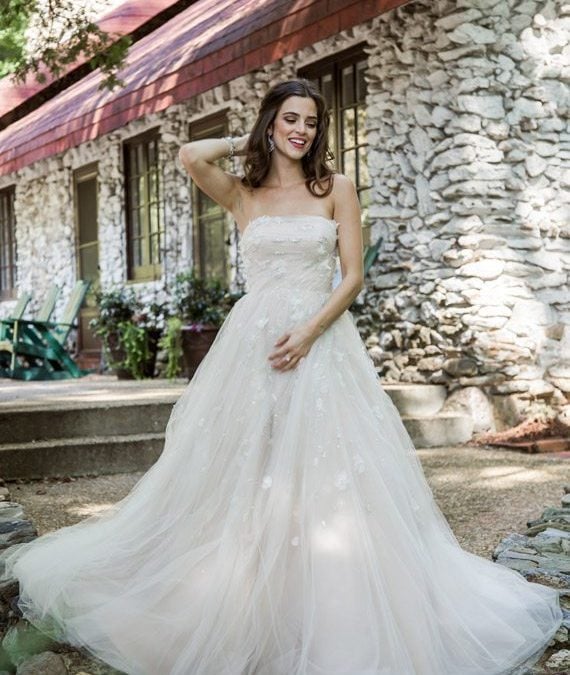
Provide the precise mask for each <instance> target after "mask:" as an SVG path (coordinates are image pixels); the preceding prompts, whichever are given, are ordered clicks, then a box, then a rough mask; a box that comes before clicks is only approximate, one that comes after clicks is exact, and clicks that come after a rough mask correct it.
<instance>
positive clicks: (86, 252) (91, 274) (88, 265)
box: [79, 244, 99, 281]
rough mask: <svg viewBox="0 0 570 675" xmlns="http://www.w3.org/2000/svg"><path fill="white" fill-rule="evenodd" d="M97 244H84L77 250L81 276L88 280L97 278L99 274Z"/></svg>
mask: <svg viewBox="0 0 570 675" xmlns="http://www.w3.org/2000/svg"><path fill="white" fill-rule="evenodd" d="M97 249H98V247H97V244H90V245H88V246H84V247H82V248H81V249H80V251H79V258H80V261H79V264H80V269H81V278H82V279H87V280H89V281H94V280H95V279H97V276H98V274H99V272H98V269H97V265H98V260H99V254H98V250H97Z"/></svg>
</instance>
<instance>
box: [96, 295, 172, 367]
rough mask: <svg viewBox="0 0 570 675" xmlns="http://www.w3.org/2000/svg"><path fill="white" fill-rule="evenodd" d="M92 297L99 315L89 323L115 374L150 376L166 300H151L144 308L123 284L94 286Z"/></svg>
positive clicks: (153, 365)
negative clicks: (103, 287)
mask: <svg viewBox="0 0 570 675" xmlns="http://www.w3.org/2000/svg"><path fill="white" fill-rule="evenodd" d="M95 301H96V303H97V306H98V309H99V315H98V316H97V317H95V318H94V319H92V320H91V321H90V322H89V327H90V328H91V330H92V331H93V333H94V335H97V336H98V337H100V338H101V340H102V342H103V348H104V351H105V354H106V357H107V362H108V363H109V365H110V367H111V368H112V369H113V370H114V371H115V374H116V375H117V377H118V378H119V379H134V378H136V379H141V378H143V377H152V376H153V374H154V367H155V363H156V352H157V349H158V341H159V338H160V335H161V333H162V328H163V324H164V319H165V312H166V310H165V307H166V303H158V302H152V303H151V304H150V305H149V306H148V307H147V308H145V307H144V305H143V304H142V303H141V302H140V301H139V300H138V299H137V297H136V295H135V293H134V290H133V289H129V290H126V289H124V288H116V289H111V290H109V291H102V290H97V291H96V292H95Z"/></svg>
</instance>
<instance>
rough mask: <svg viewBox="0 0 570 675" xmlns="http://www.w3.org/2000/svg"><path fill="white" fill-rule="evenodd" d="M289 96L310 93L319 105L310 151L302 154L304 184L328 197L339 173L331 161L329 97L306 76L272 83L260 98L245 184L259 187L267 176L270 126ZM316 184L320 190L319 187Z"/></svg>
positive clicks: (248, 145)
mask: <svg viewBox="0 0 570 675" xmlns="http://www.w3.org/2000/svg"><path fill="white" fill-rule="evenodd" d="M290 96H304V97H310V98H312V99H313V101H314V102H315V105H316V106H317V133H316V135H315V138H314V140H313V142H312V144H311V147H310V148H309V152H307V153H306V154H305V155H303V157H302V158H301V164H302V166H303V172H304V174H305V179H306V180H305V185H306V186H307V189H308V190H309V192H311V194H313V195H314V196H315V197H326V196H327V195H329V194H330V192H331V190H332V187H333V178H332V177H333V175H334V174H335V173H337V172H336V171H335V170H334V169H333V168H331V167H330V166H329V164H328V162H329V161H334V155H333V153H332V152H331V150H330V148H329V144H328V131H329V124H330V113H329V111H328V108H327V104H326V101H325V99H324V97H323V95H322V94H321V93H320V91H319V90H318V89H317V87H315V85H314V84H313V83H312V82H311V81H310V80H307V79H305V78H298V79H294V80H285V81H283V82H279V83H278V84H275V85H273V87H271V89H269V91H268V92H267V93H266V94H265V96H264V97H263V100H262V101H261V105H260V109H259V113H258V115H257V119H256V120H255V123H254V125H253V127H252V130H251V133H250V135H249V138H248V142H247V147H246V155H245V161H244V177H243V178H242V179H241V182H242V184H243V185H245V186H246V187H248V188H249V189H251V188H256V187H259V186H260V185H261V183H262V181H263V179H264V178H265V177H266V176H267V174H268V172H269V168H270V165H271V154H270V152H269V147H268V143H267V129H268V127H269V126H270V125H271V123H272V122H273V121H274V119H275V117H276V115H277V111H278V110H279V108H280V107H281V104H282V103H283V101H285V100H286V99H287V98H289V97H290ZM316 186H318V188H319V192H317V191H316V189H315V188H316Z"/></svg>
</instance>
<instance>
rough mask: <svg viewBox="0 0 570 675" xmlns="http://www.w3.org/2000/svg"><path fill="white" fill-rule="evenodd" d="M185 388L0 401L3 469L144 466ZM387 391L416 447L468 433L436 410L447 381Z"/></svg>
mask: <svg viewBox="0 0 570 675" xmlns="http://www.w3.org/2000/svg"><path fill="white" fill-rule="evenodd" d="M52 384H53V383H52ZM115 385H116V388H115V390H114V393H113V395H111V391H112V389H113V387H114V386H115ZM68 386H70V385H68ZM77 386H80V384H79V383H77ZM184 387H185V382H184V383H180V382H178V384H175V385H167V384H162V385H160V384H156V383H154V382H153V384H147V385H146V389H145V384H144V382H141V383H136V384H135V383H133V384H131V385H130V388H129V385H124V384H120V383H119V384H118V383H117V382H116V381H115V382H113V383H111V384H110V385H108V386H107V388H106V389H105V388H100V389H99V390H98V391H95V390H92V391H88V392H87V394H88V395H85V396H83V397H82V396H80V395H79V394H78V392H77V391H76V392H74V393H67V394H66V395H59V396H58V395H57V394H54V392H56V391H57V390H55V389H54V387H53V386H51V387H50V386H48V385H46V386H45V391H46V392H48V393H47V394H46V395H44V396H35V397H31V398H30V397H28V399H25V398H24V397H22V396H19V397H17V398H16V400H13V401H9V402H8V403H0V476H1V477H2V478H4V479H6V480H10V479H14V478H42V477H47V476H63V475H70V476H78V475H85V474H90V473H93V474H110V473H121V472H129V471H145V470H147V469H148V468H150V466H151V465H152V464H153V463H154V462H155V461H156V460H157V459H158V457H159V456H160V453H161V451H162V448H163V444H164V431H165V428H166V424H167V421H168V418H169V416H170V412H171V410H172V406H173V404H174V403H175V401H176V400H177V399H178V397H179V396H180V394H181V393H182V391H183V389H184ZM384 390H385V391H386V392H387V393H388V394H389V395H390V397H391V399H392V400H393V401H394V403H395V405H396V407H397V408H398V410H399V411H400V414H401V415H402V418H403V421H404V424H405V426H406V428H407V429H408V432H409V433H410V435H411V437H412V439H413V441H414V444H415V445H416V447H418V448H419V447H432V446H445V445H456V444H459V443H463V442H465V441H468V440H469V439H470V438H471V434H472V429H473V423H472V421H471V419H470V417H469V416H468V415H461V414H457V413H442V412H441V408H442V406H443V402H444V400H445V396H446V390H445V387H442V386H437V385H401V384H398V385H384ZM68 392H72V389H71V388H70V389H68ZM81 399H83V400H81Z"/></svg>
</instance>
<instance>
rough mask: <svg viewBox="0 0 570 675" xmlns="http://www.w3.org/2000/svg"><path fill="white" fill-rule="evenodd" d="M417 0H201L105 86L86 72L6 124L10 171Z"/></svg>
mask: <svg viewBox="0 0 570 675" xmlns="http://www.w3.org/2000/svg"><path fill="white" fill-rule="evenodd" d="M408 1H409V0H295V1H293V2H292V1H291V0H287V1H284V0H237V1H236V0H200V1H199V2H196V3H195V4H193V5H192V6H190V7H188V8H187V9H185V10H184V11H183V12H181V13H180V14H179V15H177V16H176V17H174V18H173V19H171V20H170V21H168V22H167V23H165V24H164V25H162V26H161V27H159V28H157V29H156V30H155V31H153V32H152V33H150V34H149V35H147V36H146V37H145V38H143V39H142V40H140V41H138V42H136V43H135V44H134V45H133V46H132V47H131V49H130V51H129V56H128V58H127V65H126V67H125V68H124V69H123V70H122V71H121V72H120V73H119V77H120V78H121V79H123V80H124V81H125V82H126V86H125V87H124V88H122V89H117V90H115V91H114V92H110V91H108V90H99V89H98V86H99V83H100V81H101V79H102V77H101V75H100V73H99V71H95V72H92V73H90V74H89V75H88V76H86V77H85V78H84V79H83V80H80V81H79V82H77V83H75V84H73V85H72V86H71V87H69V88H68V89H66V90H65V91H62V92H61V93H59V94H58V95H57V96H55V97H54V98H53V99H51V100H49V101H47V102H46V103H44V104H43V105H42V106H41V107H40V108H38V109H37V110H34V111H33V112H31V113H30V114H29V115H27V116H26V117H24V118H23V119H20V120H18V121H17V122H14V123H13V124H12V125H10V126H9V127H7V128H6V129H4V130H3V131H1V132H0V175H3V174H8V173H12V172H13V171H16V170H17V169H19V168H21V167H23V166H26V165H28V164H31V163H33V162H35V161H37V160H39V159H42V158H45V157H49V156H51V155H54V154H56V153H59V152H63V151H64V150H67V149H68V148H71V147H74V146H77V145H80V144H81V143H84V142H86V141H88V140H92V139H95V138H97V137H99V136H101V135H103V134H106V133H108V132H110V131H112V130H113V129H117V128H119V127H121V126H124V125H125V124H127V122H129V121H131V120H134V119H137V118H139V117H142V116H144V115H148V114H150V113H155V112H158V111H161V110H164V109H165V108H167V107H169V106H171V105H173V104H174V103H179V102H182V101H185V100H187V99H189V98H191V97H192V96H195V95H196V94H198V93H201V92H204V91H207V90H209V89H212V88H213V87H215V86H217V85H220V84H222V83H223V82H227V81H229V80H232V79H235V78H236V77H238V76H240V75H243V74H245V73H247V72H249V71H251V70H254V69H258V68H261V67H263V66H264V65H265V64H268V63H271V62H273V61H276V60H278V59H280V58H282V57H283V56H285V55H286V54H290V53H293V52H296V51H297V50H299V49H301V48H303V47H305V46H307V45H310V44H313V43H315V42H317V41H318V40H322V39H324V38H326V37H329V36H330V35H334V34H336V33H338V32H339V31H341V30H344V29H347V28H350V27H351V26H354V25H356V24H359V23H363V22H364V21H367V20H369V19H371V18H372V17H374V16H377V15H378V14H381V13H382V12H385V11H387V10H389V9H392V8H394V7H397V6H399V5H403V4H405V3H406V2H408Z"/></svg>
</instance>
